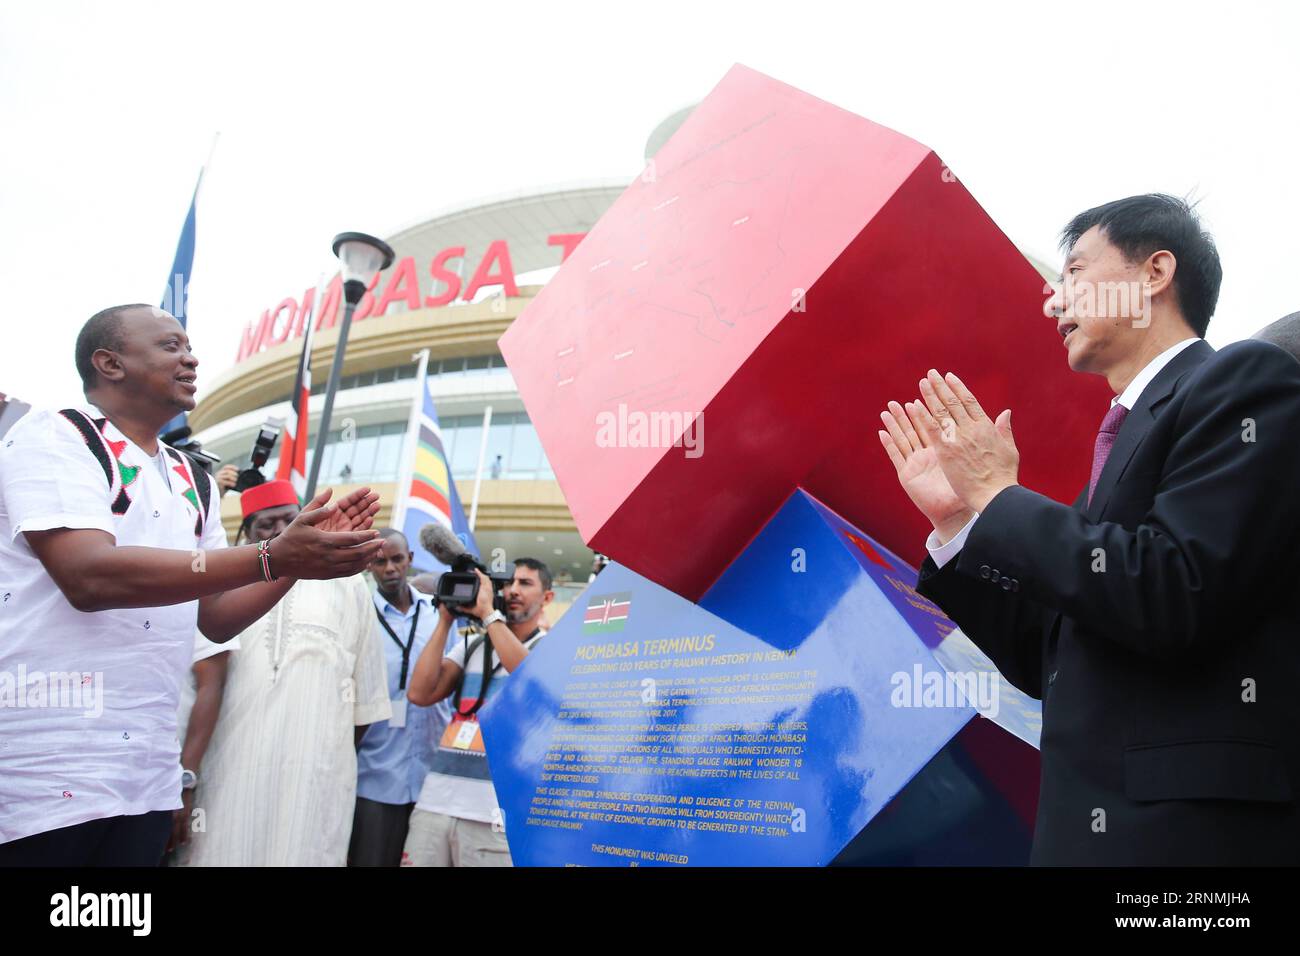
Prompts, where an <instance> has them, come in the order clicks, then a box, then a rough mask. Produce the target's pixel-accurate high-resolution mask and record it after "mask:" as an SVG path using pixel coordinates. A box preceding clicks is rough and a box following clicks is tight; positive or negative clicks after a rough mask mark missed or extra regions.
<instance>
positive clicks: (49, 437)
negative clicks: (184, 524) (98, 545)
mask: <svg viewBox="0 0 1300 956" xmlns="http://www.w3.org/2000/svg"><path fill="white" fill-rule="evenodd" d="M108 495H109V484H108V479H106V478H105V477H104V469H103V467H102V466H101V465H100V463H99V460H98V459H97V458H96V457H95V454H94V452H92V451H91V450H90V449H89V448H87V447H86V442H85V440H84V439H83V438H82V437H81V433H80V432H78V431H77V429H76V428H75V427H74V426H73V425H72V423H71V422H69V421H68V420H67V419H66V418H64V417H63V416H62V415H60V414H59V413H58V412H55V411H40V412H29V413H28V414H27V415H25V416H24V417H23V418H22V419H20V420H19V421H18V423H17V424H16V425H14V427H13V428H12V429H10V430H9V433H8V435H6V437H5V442H4V447H3V450H2V451H0V496H2V497H3V500H4V504H5V509H6V510H7V511H8V514H9V522H10V527H11V528H13V540H15V541H16V540H17V539H18V535H19V533H21V532H23V531H50V530H52V529H54V528H95V529H97V530H100V531H106V532H108V533H109V534H116V530H117V529H116V526H115V524H114V520H113V512H112V508H111V503H110V501H109V497H108Z"/></svg>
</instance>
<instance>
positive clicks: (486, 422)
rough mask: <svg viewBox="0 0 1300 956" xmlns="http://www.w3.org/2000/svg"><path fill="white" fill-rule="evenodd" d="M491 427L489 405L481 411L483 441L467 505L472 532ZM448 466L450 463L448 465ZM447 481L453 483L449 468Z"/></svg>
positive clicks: (479, 444)
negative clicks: (470, 497)
mask: <svg viewBox="0 0 1300 956" xmlns="http://www.w3.org/2000/svg"><path fill="white" fill-rule="evenodd" d="M491 426H492V406H491V405H489V406H488V407H487V408H485V409H483V440H482V441H480V442H479V443H478V468H477V469H475V471H474V497H473V498H472V499H470V503H469V530H470V531H473V530H474V522H475V521H477V520H478V493H479V490H480V489H481V488H482V487H483V459H484V458H486V457H487V446H488V429H489V428H490V427H491ZM448 464H450V462H449V463H448ZM447 480H448V481H455V480H456V479H455V478H454V477H452V476H451V469H450V467H449V468H448V469H447Z"/></svg>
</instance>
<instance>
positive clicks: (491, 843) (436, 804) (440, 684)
mask: <svg viewBox="0 0 1300 956" xmlns="http://www.w3.org/2000/svg"><path fill="white" fill-rule="evenodd" d="M503 596H504V598H505V601H506V612H505V614H502V613H501V612H499V611H495V610H494V609H493V607H492V585H491V582H489V580H488V578H487V575H485V574H483V573H482V572H479V591H478V603H477V605H476V606H475V607H472V608H468V609H467V610H466V611H465V612H464V613H465V615H466V616H467V617H472V618H475V619H477V620H478V621H479V622H481V623H482V624H483V625H484V627H485V628H486V631H487V633H486V635H479V636H478V637H476V638H474V639H472V640H470V641H466V639H465V638H461V639H459V640H458V641H457V642H456V643H455V644H454V645H453V646H452V648H451V650H450V651H448V652H447V653H446V655H444V654H443V648H444V647H446V644H447V634H448V632H449V631H450V630H451V625H452V620H453V618H452V615H451V614H450V613H449V612H448V611H447V609H446V607H444V606H439V608H438V626H437V627H436V628H435V629H434V632H433V635H432V636H431V637H430V638H429V643H428V644H426V645H425V647H424V651H423V652H422V653H421V654H420V659H419V660H418V661H417V662H416V665H415V671H414V673H413V674H412V675H411V681H410V686H409V687H408V688H407V696H408V698H409V699H410V701H411V703H413V704H416V705H419V706H427V705H429V704H434V703H437V702H438V701H441V700H446V699H447V698H448V697H450V698H451V702H452V718H451V722H450V723H449V724H448V725H447V728H446V730H445V731H443V734H442V738H441V740H439V742H438V747H437V752H436V753H435V754H434V757H433V768H432V769H431V770H430V771H429V774H428V776H426V777H425V778H424V786H423V787H422V788H421V790H420V797H419V799H418V800H417V801H416V804H415V809H414V810H413V811H411V823H410V827H409V829H408V831H407V837H406V846H405V848H404V850H403V851H402V865H403V866H510V846H509V844H507V842H506V836H505V826H506V821H505V819H504V817H503V816H502V814H501V808H500V806H499V805H498V804H497V798H496V791H495V790H494V789H493V788H492V777H491V775H490V774H489V773H488V766H487V753H486V750H485V748H484V746H483V733H482V730H481V728H480V726H479V723H478V712H479V710H480V709H481V708H482V707H483V705H484V704H485V703H486V702H487V701H488V700H489V699H491V697H492V695H493V694H494V693H495V692H496V691H497V690H498V689H499V688H500V686H501V682H502V681H504V680H505V679H506V678H507V677H508V676H509V675H510V673H511V672H512V671H514V669H515V668H516V667H518V666H519V665H520V664H522V663H523V660H524V658H525V657H527V656H528V653H529V651H530V650H531V649H532V648H533V647H535V646H536V645H537V642H538V641H540V640H541V639H542V637H543V636H545V634H546V628H545V624H546V615H545V608H546V605H547V604H550V603H551V600H552V599H553V598H554V597H555V592H554V591H552V590H551V571H550V569H549V568H548V567H547V566H546V565H545V564H544V563H542V562H541V561H538V560H536V559H534V558H519V559H518V560H516V561H515V573H514V577H513V579H512V580H511V582H510V584H509V585H508V586H507V587H506V589H505V591H504V593H503Z"/></svg>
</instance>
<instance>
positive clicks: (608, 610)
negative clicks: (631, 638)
mask: <svg viewBox="0 0 1300 956" xmlns="http://www.w3.org/2000/svg"><path fill="white" fill-rule="evenodd" d="M631 609H632V592H631V591H620V592H619V593H617V594H597V595H596V596H595V597H593V598H592V599H591V600H590V601H588V602H587V614H586V616H585V617H584V618H583V619H582V633H583V634H612V633H614V632H615V631H621V630H623V625H624V624H626V623H627V615H628V612H629V611H630V610H631Z"/></svg>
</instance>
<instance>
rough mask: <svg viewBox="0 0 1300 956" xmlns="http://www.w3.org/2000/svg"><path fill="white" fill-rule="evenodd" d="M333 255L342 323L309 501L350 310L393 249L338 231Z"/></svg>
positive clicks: (388, 260) (360, 234) (378, 241)
mask: <svg viewBox="0 0 1300 956" xmlns="http://www.w3.org/2000/svg"><path fill="white" fill-rule="evenodd" d="M334 255H336V256H338V259H339V263H340V264H341V265H342V267H343V269H342V271H343V299H344V302H345V306H344V309H343V325H342V326H341V327H340V328H339V340H338V344H336V345H335V346H334V364H333V365H332V366H330V380H329V385H327V386H326V388H325V407H324V408H323V409H321V416H320V424H319V425H318V426H317V427H318V429H319V433H318V434H317V436H316V452H315V454H313V455H312V456H311V475H310V476H308V478H307V495H306V498H305V499H304V500H306V501H310V500H311V499H312V498H313V497H314V496H315V494H316V480H317V479H318V478H319V477H320V463H321V459H322V458H323V457H324V455H325V442H326V441H327V440H328V439H329V433H330V416H331V415H332V414H333V412H334V393H335V392H336V391H338V387H339V378H340V377H341V376H342V373H343V354H344V353H345V352H346V351H347V347H348V330H349V329H351V328H352V313H353V312H355V311H356V308H357V303H358V302H360V301H361V297H362V296H363V295H365V294H366V289H368V288H370V283H371V282H373V281H374V278H375V276H376V275H377V274H378V273H380V272H382V271H383V270H384V269H387V268H388V267H389V266H391V265H392V264H393V250H392V248H391V247H390V246H389V245H388V243H386V242H384V241H383V240H382V239H376V238H375V237H374V236H367V235H366V234H365V233H363V232H340V233H339V234H338V235H337V236H335V237H334Z"/></svg>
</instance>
